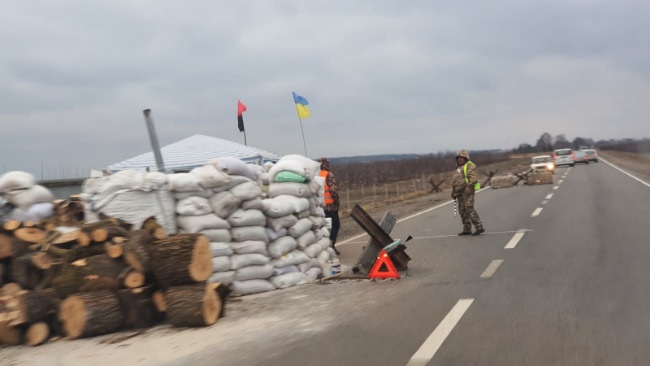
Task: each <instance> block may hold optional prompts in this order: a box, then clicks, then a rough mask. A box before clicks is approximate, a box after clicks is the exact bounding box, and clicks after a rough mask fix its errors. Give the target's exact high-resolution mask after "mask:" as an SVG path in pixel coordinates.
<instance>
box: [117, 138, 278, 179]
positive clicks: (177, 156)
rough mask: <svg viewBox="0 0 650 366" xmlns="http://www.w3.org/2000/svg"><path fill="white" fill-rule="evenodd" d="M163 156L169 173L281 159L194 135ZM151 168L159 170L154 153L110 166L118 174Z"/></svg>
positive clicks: (181, 141) (223, 141)
mask: <svg viewBox="0 0 650 366" xmlns="http://www.w3.org/2000/svg"><path fill="white" fill-rule="evenodd" d="M160 152H161V155H162V158H163V163H164V165H165V170H167V171H173V170H189V169H192V168H196V167H199V166H202V165H204V164H205V163H207V162H208V161H209V160H211V159H214V158H219V157H225V156H228V157H233V158H238V159H241V160H244V161H246V162H251V163H258V164H262V163H264V162H266V161H277V160H279V159H280V156H278V155H276V154H274V153H272V152H268V151H264V150H260V149H256V148H254V147H250V146H246V145H242V144H238V143H236V142H232V141H228V140H224V139H220V138H216V137H211V136H205V135H194V136H190V137H188V138H186V139H183V140H180V141H177V142H174V143H173V144H169V145H167V146H164V147H162V148H161V149H160ZM147 167H148V168H149V169H151V170H152V171H155V170H158V168H157V165H156V158H155V157H154V154H153V151H150V152H148V153H145V154H141V155H138V156H136V157H133V158H131V159H127V160H124V161H122V162H120V163H116V164H113V165H110V166H109V167H108V168H109V169H110V170H111V171H114V172H115V171H120V170H127V169H135V170H144V169H146V168H147Z"/></svg>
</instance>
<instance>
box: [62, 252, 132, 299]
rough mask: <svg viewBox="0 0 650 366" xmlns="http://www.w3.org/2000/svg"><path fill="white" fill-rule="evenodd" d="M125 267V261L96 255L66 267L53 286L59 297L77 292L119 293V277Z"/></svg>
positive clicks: (104, 255)
mask: <svg viewBox="0 0 650 366" xmlns="http://www.w3.org/2000/svg"><path fill="white" fill-rule="evenodd" d="M91 247H92V246H91ZM125 267H126V264H125V263H124V262H123V261H121V260H116V259H112V258H110V257H109V256H108V255H107V254H100V255H95V256H92V257H88V258H84V259H80V260H78V261H75V262H73V263H70V264H67V265H65V266H64V267H63V269H62V271H61V274H59V275H58V276H57V277H56V278H54V280H53V281H52V286H53V287H54V288H56V290H57V293H58V295H59V297H66V296H69V295H71V294H74V293H77V292H90V291H99V290H110V291H117V290H118V289H119V288H120V281H119V280H118V275H119V274H120V273H121V272H122V271H123V270H124V268H125Z"/></svg>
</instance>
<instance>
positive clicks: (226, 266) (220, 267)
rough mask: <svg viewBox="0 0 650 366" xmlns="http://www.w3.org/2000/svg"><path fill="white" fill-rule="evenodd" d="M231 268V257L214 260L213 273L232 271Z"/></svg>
mask: <svg viewBox="0 0 650 366" xmlns="http://www.w3.org/2000/svg"><path fill="white" fill-rule="evenodd" d="M230 266H231V262H230V257H223V256H222V257H214V258H212V272H226V271H228V270H230Z"/></svg>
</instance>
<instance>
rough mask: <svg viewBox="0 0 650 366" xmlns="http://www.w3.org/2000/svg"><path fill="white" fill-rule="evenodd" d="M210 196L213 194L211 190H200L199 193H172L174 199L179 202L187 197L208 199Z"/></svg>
mask: <svg viewBox="0 0 650 366" xmlns="http://www.w3.org/2000/svg"><path fill="white" fill-rule="evenodd" d="M212 196H214V192H213V191H212V190H211V189H202V190H200V191H191V192H174V198H176V199H177V200H179V201H180V200H182V199H185V198H188V197H203V198H210V197H212Z"/></svg>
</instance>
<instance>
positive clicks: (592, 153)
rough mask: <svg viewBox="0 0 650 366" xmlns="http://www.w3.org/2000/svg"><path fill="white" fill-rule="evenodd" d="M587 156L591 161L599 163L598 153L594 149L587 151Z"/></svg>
mask: <svg viewBox="0 0 650 366" xmlns="http://www.w3.org/2000/svg"><path fill="white" fill-rule="evenodd" d="M585 154H587V156H588V157H589V161H593V162H594V163H597V162H598V152H597V151H596V150H594V149H587V150H585Z"/></svg>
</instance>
